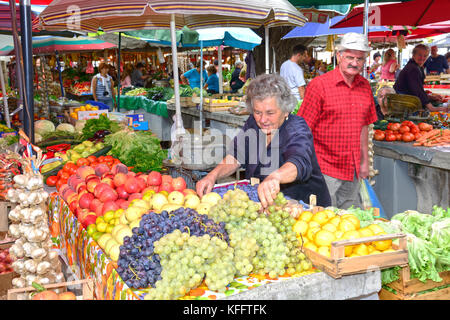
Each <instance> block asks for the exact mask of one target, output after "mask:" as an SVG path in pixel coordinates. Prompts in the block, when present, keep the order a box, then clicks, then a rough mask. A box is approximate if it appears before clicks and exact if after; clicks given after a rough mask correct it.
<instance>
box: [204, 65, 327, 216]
mask: <svg viewBox="0 0 450 320" xmlns="http://www.w3.org/2000/svg"><path fill="white" fill-rule="evenodd" d="M296 103H297V101H296V99H295V97H294V96H293V95H292V94H291V90H290V88H289V86H288V85H287V83H286V81H285V80H284V79H283V78H281V77H280V76H279V75H275V74H263V75H260V76H258V77H256V78H255V79H254V80H252V82H251V83H250V85H249V87H248V89H247V95H246V105H247V108H248V109H249V111H250V113H251V115H250V116H249V118H248V119H247V121H246V123H245V124H244V127H243V128H242V130H241V131H240V132H239V133H238V135H237V136H236V137H235V138H234V140H233V142H232V144H231V147H230V148H229V149H228V150H227V155H226V157H225V158H224V159H223V160H222V162H221V163H220V164H218V165H217V167H216V168H214V169H213V170H212V171H211V172H210V173H208V175H206V176H205V177H204V178H203V179H202V180H200V181H199V182H198V183H197V185H196V189H197V193H198V194H199V195H200V196H203V194H205V193H208V192H210V191H211V190H212V188H213V186H214V184H215V182H216V180H217V179H220V178H223V177H227V176H229V175H231V174H232V173H234V172H235V171H236V170H237V169H238V168H239V167H243V168H244V169H245V177H246V178H247V179H249V178H251V177H255V178H259V179H260V181H261V183H260V184H259V186H258V196H259V199H260V201H261V205H262V206H263V207H264V208H266V207H267V206H269V205H271V204H272V203H273V200H274V199H275V197H276V195H277V193H278V192H279V191H282V192H283V193H284V194H285V195H286V196H289V197H290V198H293V199H296V200H302V201H304V202H309V196H310V195H311V194H315V195H316V196H317V203H318V204H319V205H321V206H329V205H330V204H331V198H330V194H329V193H328V188H327V185H326V183H325V180H324V177H323V175H322V173H321V171H320V167H319V164H318V163H317V158H316V153H315V151H314V144H313V137H312V134H311V131H310V130H309V127H308V125H307V124H306V122H305V120H304V119H303V118H301V117H299V116H296V115H292V114H290V113H291V112H292V110H293V108H294V107H295V105H296Z"/></svg>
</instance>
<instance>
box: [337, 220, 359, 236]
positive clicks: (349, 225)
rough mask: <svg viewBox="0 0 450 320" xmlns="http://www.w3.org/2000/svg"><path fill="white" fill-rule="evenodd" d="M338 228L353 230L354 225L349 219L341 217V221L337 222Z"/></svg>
mask: <svg viewBox="0 0 450 320" xmlns="http://www.w3.org/2000/svg"><path fill="white" fill-rule="evenodd" d="M338 229H339V230H340V231H343V232H347V231H355V230H356V226H355V225H354V224H353V222H351V221H350V219H341V222H339V226H338ZM358 236H359V234H358Z"/></svg>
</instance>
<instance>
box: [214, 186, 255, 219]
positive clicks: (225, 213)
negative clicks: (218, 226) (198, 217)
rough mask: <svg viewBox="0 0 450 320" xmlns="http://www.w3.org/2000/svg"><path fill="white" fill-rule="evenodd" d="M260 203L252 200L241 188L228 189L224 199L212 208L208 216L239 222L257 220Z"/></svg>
mask: <svg viewBox="0 0 450 320" xmlns="http://www.w3.org/2000/svg"><path fill="white" fill-rule="evenodd" d="M258 210H259V205H258V203H256V202H254V201H251V200H250V199H249V197H248V195H247V193H246V192H245V191H243V190H240V189H235V190H228V191H227V192H226V193H225V194H224V195H223V199H222V200H219V202H218V203H217V204H216V205H215V206H214V207H212V208H211V210H210V211H209V213H208V216H209V217H210V218H212V219H213V220H214V221H215V222H225V223H232V224H235V223H237V224H239V223H242V222H245V221H247V222H248V221H251V220H255V219H256V218H257V217H258V216H259V213H258Z"/></svg>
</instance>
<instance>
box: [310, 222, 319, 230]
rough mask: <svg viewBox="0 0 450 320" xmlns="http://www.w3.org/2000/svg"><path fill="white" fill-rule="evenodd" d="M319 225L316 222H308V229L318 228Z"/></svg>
mask: <svg viewBox="0 0 450 320" xmlns="http://www.w3.org/2000/svg"><path fill="white" fill-rule="evenodd" d="M320 227H321V225H320V223H318V222H316V221H310V222H309V223H308V229H312V228H320Z"/></svg>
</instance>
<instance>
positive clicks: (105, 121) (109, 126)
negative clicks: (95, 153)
mask: <svg viewBox="0 0 450 320" xmlns="http://www.w3.org/2000/svg"><path fill="white" fill-rule="evenodd" d="M98 130H108V131H110V132H111V133H115V132H117V131H119V130H120V126H119V124H118V123H117V122H115V121H111V120H109V118H108V116H106V115H105V114H100V116H99V118H98V119H89V120H87V121H86V124H85V125H84V127H83V131H82V133H83V135H82V139H83V140H87V139H90V138H92V137H93V136H94V135H95V133H96V132H97V131H98Z"/></svg>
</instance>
